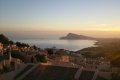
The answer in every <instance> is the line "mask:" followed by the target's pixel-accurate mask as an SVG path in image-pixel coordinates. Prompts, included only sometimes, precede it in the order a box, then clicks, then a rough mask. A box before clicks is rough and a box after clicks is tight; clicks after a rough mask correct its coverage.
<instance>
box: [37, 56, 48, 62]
mask: <svg viewBox="0 0 120 80" xmlns="http://www.w3.org/2000/svg"><path fill="white" fill-rule="evenodd" d="M35 58H36V60H37V61H38V62H47V60H46V57H45V56H44V55H41V54H36V55H35Z"/></svg>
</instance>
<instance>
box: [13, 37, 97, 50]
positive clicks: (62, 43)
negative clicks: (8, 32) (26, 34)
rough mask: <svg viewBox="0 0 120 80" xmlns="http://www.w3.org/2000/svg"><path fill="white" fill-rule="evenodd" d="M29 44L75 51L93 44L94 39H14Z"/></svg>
mask: <svg viewBox="0 0 120 80" xmlns="http://www.w3.org/2000/svg"><path fill="white" fill-rule="evenodd" d="M15 41H20V42H24V43H28V44H30V45H36V46H38V47H40V48H52V47H56V48H58V49H67V50H71V51H77V50H80V49H83V48H87V47H92V46H95V45H94V44H95V42H96V41H94V40H57V39H55V40H53V39H50V40H49V39H29V40H15Z"/></svg>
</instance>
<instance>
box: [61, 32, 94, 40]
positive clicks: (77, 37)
mask: <svg viewBox="0 0 120 80" xmlns="http://www.w3.org/2000/svg"><path fill="white" fill-rule="evenodd" d="M60 39H61V40H62V39H68V40H95V38H93V37H89V36H84V35H78V34H74V33H68V34H67V35H66V36H64V37H60Z"/></svg>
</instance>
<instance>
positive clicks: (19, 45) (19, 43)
mask: <svg viewBox="0 0 120 80" xmlns="http://www.w3.org/2000/svg"><path fill="white" fill-rule="evenodd" d="M16 45H17V46H18V47H29V45H28V44H25V43H21V42H16Z"/></svg>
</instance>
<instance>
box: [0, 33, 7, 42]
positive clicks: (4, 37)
mask: <svg viewBox="0 0 120 80" xmlns="http://www.w3.org/2000/svg"><path fill="white" fill-rule="evenodd" d="M0 42H1V43H3V44H9V39H8V38H7V37H6V36H4V35H3V34H0Z"/></svg>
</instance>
